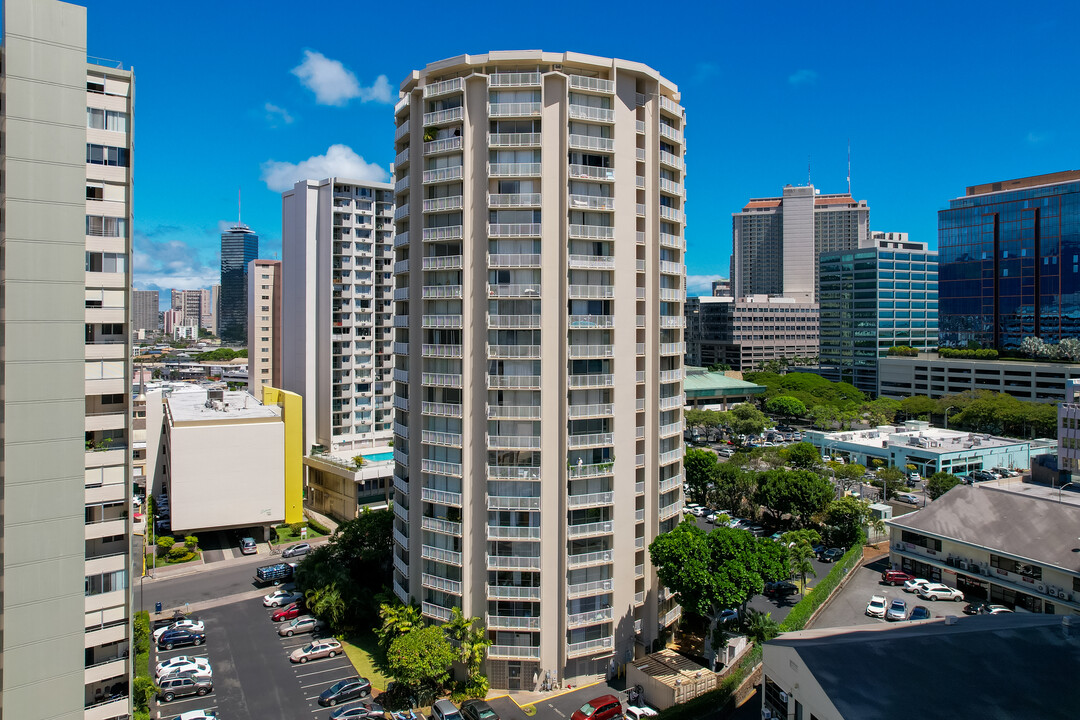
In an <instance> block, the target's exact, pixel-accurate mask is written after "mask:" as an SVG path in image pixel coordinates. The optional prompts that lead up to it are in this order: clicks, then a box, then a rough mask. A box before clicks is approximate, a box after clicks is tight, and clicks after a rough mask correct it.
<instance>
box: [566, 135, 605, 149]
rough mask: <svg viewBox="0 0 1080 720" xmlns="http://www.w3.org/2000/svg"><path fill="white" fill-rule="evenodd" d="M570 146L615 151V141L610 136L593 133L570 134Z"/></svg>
mask: <svg viewBox="0 0 1080 720" xmlns="http://www.w3.org/2000/svg"><path fill="white" fill-rule="evenodd" d="M570 147H571V148H573V149H574V150H599V151H600V152H615V141H614V140H613V139H612V138H606V137H596V136H593V135H571V136H570Z"/></svg>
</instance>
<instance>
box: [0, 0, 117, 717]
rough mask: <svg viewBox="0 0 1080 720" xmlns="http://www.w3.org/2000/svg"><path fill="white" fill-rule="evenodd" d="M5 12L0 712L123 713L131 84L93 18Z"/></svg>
mask: <svg viewBox="0 0 1080 720" xmlns="http://www.w3.org/2000/svg"><path fill="white" fill-rule="evenodd" d="M3 14H4V17H3V28H4V38H3V60H4V62H3V71H2V78H0V80H2V83H3V92H4V104H3V116H2V119H0V122H2V124H3V134H4V146H3V155H2V157H0V162H2V164H3V167H2V173H0V176H2V178H3V188H2V193H0V203H2V208H0V210H2V213H3V218H4V223H3V227H2V229H0V251H2V253H3V263H2V265H0V293H2V297H3V302H2V303H0V326H2V330H3V332H2V334H0V343H2V346H3V347H2V351H0V378H2V387H0V403H2V406H3V407H2V412H0V444H2V448H0V453H2V455H0V456H2V457H3V465H2V468H0V486H2V487H0V493H2V497H3V503H2V505H0V562H2V572H0V578H2V593H0V663H2V668H0V670H2V672H0V716H3V717H5V718H19V720H37V719H39V718H42V719H44V718H50V719H51V718H65V719H67V720H71V719H73V718H79V719H82V718H86V719H87V720H113V719H115V718H127V717H129V716H130V714H131V699H130V692H129V691H130V687H129V677H130V671H131V660H130V658H131V657H132V656H133V655H134V653H133V652H132V651H131V645H130V638H131V593H130V589H129V582H128V580H129V573H130V567H131V556H130V540H131V532H130V531H131V518H130V514H131V513H130V509H131V479H130V478H131V470H130V466H131V452H130V450H129V448H128V441H129V439H130V436H131V435H130V434H131V420H130V407H129V404H128V403H129V398H130V397H131V373H130V370H129V367H130V365H129V363H128V358H129V356H130V342H131V341H130V338H131V335H130V332H129V329H130V323H131V313H130V304H129V300H130V287H131V266H130V262H129V259H130V257H131V187H132V185H131V120H132V115H131V113H132V99H133V97H134V77H133V74H132V73H131V71H129V70H124V69H122V67H121V66H120V65H119V64H118V63H115V62H111V63H104V62H102V64H98V62H97V61H95V62H88V61H87V56H86V9H85V8H83V7H79V6H76V5H68V4H66V3H60V2H55V1H54V0H5V2H4V10H3ZM80 581H81V582H80Z"/></svg>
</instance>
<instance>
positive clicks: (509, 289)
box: [488, 283, 540, 298]
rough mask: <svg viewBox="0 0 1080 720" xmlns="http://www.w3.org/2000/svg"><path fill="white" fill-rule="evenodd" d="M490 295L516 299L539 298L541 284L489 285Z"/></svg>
mask: <svg viewBox="0 0 1080 720" xmlns="http://www.w3.org/2000/svg"><path fill="white" fill-rule="evenodd" d="M488 295H489V296H490V297H516V298H538V297H540V284H539V283H520V284H510V285H502V284H489V285H488Z"/></svg>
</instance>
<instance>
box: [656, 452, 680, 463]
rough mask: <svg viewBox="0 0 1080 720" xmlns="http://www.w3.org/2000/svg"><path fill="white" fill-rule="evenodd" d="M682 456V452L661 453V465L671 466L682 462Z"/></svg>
mask: <svg viewBox="0 0 1080 720" xmlns="http://www.w3.org/2000/svg"><path fill="white" fill-rule="evenodd" d="M682 456H683V451H682V450H668V451H667V452H662V453H660V456H659V463H660V464H661V465H670V464H671V463H673V462H676V461H678V460H680V459H681V458H682Z"/></svg>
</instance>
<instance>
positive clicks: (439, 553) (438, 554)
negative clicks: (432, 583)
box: [420, 545, 461, 567]
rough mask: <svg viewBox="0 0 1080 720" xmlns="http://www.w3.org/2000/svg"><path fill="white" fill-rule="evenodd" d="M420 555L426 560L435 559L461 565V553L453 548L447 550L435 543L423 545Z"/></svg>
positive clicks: (448, 563)
mask: <svg viewBox="0 0 1080 720" xmlns="http://www.w3.org/2000/svg"><path fill="white" fill-rule="evenodd" d="M420 557H422V558H423V559H425V560H434V561H435V562H441V563H446V564H447V565H456V566H457V567H461V553H459V552H455V551H453V550H446V549H445V548H439V547H434V546H433V545H421V546H420Z"/></svg>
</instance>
